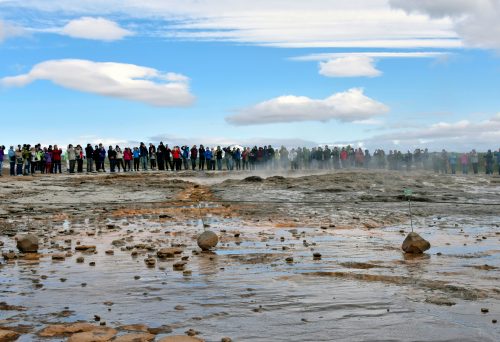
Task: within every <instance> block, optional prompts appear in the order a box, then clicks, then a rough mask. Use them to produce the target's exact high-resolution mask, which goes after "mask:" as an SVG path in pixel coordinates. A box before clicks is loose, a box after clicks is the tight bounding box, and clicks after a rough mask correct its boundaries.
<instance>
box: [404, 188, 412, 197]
mask: <svg viewBox="0 0 500 342" xmlns="http://www.w3.org/2000/svg"><path fill="white" fill-rule="evenodd" d="M403 192H404V194H405V196H411V195H413V190H412V189H404V191H403Z"/></svg>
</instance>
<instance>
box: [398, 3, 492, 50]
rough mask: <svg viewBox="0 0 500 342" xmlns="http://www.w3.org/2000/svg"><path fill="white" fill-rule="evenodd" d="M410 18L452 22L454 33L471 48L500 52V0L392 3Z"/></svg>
mask: <svg viewBox="0 0 500 342" xmlns="http://www.w3.org/2000/svg"><path fill="white" fill-rule="evenodd" d="M390 4H391V5H392V6H393V7H395V8H400V9H403V10H405V11H407V12H408V13H410V14H414V13H417V14H420V13H424V14H426V15H428V16H429V17H430V18H436V19H441V18H445V19H449V20H451V22H452V24H453V29H454V31H455V32H457V34H458V35H459V36H460V37H461V38H463V41H464V43H465V44H466V45H467V46H470V47H477V48H490V49H497V50H498V49H500V20H498V18H500V1H498V0H390Z"/></svg>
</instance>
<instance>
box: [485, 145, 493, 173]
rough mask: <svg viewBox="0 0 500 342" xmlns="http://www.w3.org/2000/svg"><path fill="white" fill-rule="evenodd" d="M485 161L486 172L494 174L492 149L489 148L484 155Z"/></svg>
mask: <svg viewBox="0 0 500 342" xmlns="http://www.w3.org/2000/svg"><path fill="white" fill-rule="evenodd" d="M484 162H485V167H486V174H487V175H492V174H493V153H492V152H491V150H488V152H486V154H485V155H484Z"/></svg>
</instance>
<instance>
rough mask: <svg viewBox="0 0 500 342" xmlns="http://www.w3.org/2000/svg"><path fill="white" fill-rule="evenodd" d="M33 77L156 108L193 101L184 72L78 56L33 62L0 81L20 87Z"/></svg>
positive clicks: (5, 84)
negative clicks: (86, 58)
mask: <svg viewBox="0 0 500 342" xmlns="http://www.w3.org/2000/svg"><path fill="white" fill-rule="evenodd" d="M36 80H47V81H51V82H53V83H54V84H57V85H59V86H62V87H64V88H68V89H73V90H78V91H82V92H86V93H92V94H97V95H103V96H110V97H116V98H121V99H126V100H132V101H139V102H143V103H146V104H149V105H153V106H158V107H177V106H188V105H191V104H192V103H193V101H194V96H193V95H192V94H191V93H190V91H189V79H188V78H187V77H186V76H184V75H180V74H176V73H161V72H160V71H158V70H156V69H153V68H148V67H143V66H139V65H135V64H124V63H112V62H104V63H101V62H93V61H89V60H82V59H61V60H49V61H45V62H42V63H39V64H37V65H35V66H34V67H33V68H32V69H31V71H30V72H28V73H26V74H22V75H18V76H12V77H4V78H2V79H0V84H1V85H3V86H6V87H23V86H26V85H28V84H30V83H32V82H35V81H36Z"/></svg>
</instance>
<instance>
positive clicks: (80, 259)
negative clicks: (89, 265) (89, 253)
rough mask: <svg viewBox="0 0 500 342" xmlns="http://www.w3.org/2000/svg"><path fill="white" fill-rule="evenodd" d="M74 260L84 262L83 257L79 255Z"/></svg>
mask: <svg viewBox="0 0 500 342" xmlns="http://www.w3.org/2000/svg"><path fill="white" fill-rule="evenodd" d="M76 262H77V263H79V264H81V263H83V262H85V258H84V257H82V256H80V257H78V258H76Z"/></svg>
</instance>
